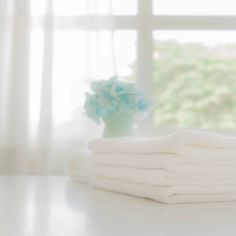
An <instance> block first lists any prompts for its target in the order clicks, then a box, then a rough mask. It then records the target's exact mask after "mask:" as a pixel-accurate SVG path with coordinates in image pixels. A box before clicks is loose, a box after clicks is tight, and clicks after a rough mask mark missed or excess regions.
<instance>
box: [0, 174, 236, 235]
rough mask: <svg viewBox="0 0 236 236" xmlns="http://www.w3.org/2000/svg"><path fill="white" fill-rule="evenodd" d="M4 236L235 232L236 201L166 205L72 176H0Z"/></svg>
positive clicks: (0, 225) (0, 216)
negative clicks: (102, 188) (120, 192)
mask: <svg viewBox="0 0 236 236" xmlns="http://www.w3.org/2000/svg"><path fill="white" fill-rule="evenodd" d="M0 235H1V236H48V235H50V236H58V235H62V236H108V235H109V236H123V235H124V236H139V235H144V236H149V235H155V236H157V235H158V236H159V235H160V236H185V235H186V236H195V235H201V236H205V235H212V236H218V235H222V236H230V235H232V236H235V235H236V203H217V204H216V203H214V204H213V203H212V204H181V205H180V204H179V205H163V204H159V203H157V202H154V201H151V200H145V199H139V198H134V197H130V196H125V195H121V194H116V193H111V192H107V191H102V190H98V189H94V188H92V187H90V186H88V185H85V184H78V183H76V182H72V181H70V179H69V178H67V177H0Z"/></svg>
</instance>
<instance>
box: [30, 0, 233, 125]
mask: <svg viewBox="0 0 236 236" xmlns="http://www.w3.org/2000/svg"><path fill="white" fill-rule="evenodd" d="M31 1H32V4H31V13H32V16H33V17H34V18H35V19H36V22H37V19H40V16H41V15H43V14H44V13H45V12H44V9H45V8H44V7H43V4H44V1H37V0H31ZM94 1H98V0H93V1H88V0H55V1H54V5H53V14H54V16H55V21H56V24H55V25H56V28H55V31H54V52H53V58H54V59H53V63H54V66H53V68H54V73H53V76H54V83H53V95H54V96H53V107H54V111H53V114H54V119H55V121H56V122H58V123H60V122H64V121H66V120H67V119H69V117H70V115H71V113H72V112H73V111H74V110H75V109H76V107H77V106H78V101H79V105H80V106H82V104H83V102H84V98H83V93H78V92H77V91H78V88H80V89H81V88H82V89H83V90H86V89H87V87H88V83H89V81H88V78H86V75H87V74H89V78H96V77H97V78H98V79H100V78H107V77H109V76H112V68H113V64H114V61H113V59H112V58H111V57H112V56H111V52H112V50H114V55H115V64H116V70H117V74H118V75H120V76H122V77H127V79H129V80H136V81H137V83H138V84H139V85H140V86H142V87H143V89H144V90H146V92H147V93H148V94H152V97H153V101H154V104H155V106H154V108H153V112H152V117H151V118H150V119H148V121H147V122H149V127H151V128H157V129H158V128H204V129H232V128H234V127H235V125H236V107H235V106H234V104H235V102H236V31H235V30H236V24H235V22H236V3H235V1H233V0H224V1H223V0H219V1H217V2H216V1H213V0H198V1H195V0H176V1H171V0H153V1H152V0H138V1H137V0H125V1H123V0H112V1H109V0H99V1H98V2H99V4H97V7H96V4H94V6H95V8H96V9H93V8H91V7H90V8H88V7H87V4H89V2H94ZM111 3H112V4H111ZM233 5H235V7H232V6H233ZM86 9H89V12H88V11H87V10H86ZM94 12H96V14H97V13H98V15H99V18H100V20H101V21H103V22H104V21H106V18H105V17H106V16H108V15H109V16H110V15H111V14H112V21H113V34H110V32H108V31H107V26H106V24H101V25H100V26H99V29H96V28H94V29H91V30H90V31H89V32H87V31H86V30H84V29H83V27H82V26H81V24H80V22H81V21H82V20H84V17H86V19H89V20H91V21H93V20H94V19H93V15H94ZM96 19H98V18H96ZM103 27H104V28H103ZM42 38H43V32H42V30H41V29H40V26H38V24H37V23H35V28H34V30H33V31H32V33H31V40H32V42H31V47H32V52H31V58H32V60H31V61H32V63H31V71H32V76H31V77H32V78H34V79H33V80H35V81H33V82H32V91H33V92H32V104H34V105H33V106H32V109H31V112H32V120H34V121H35V120H36V119H37V114H35V112H34V108H35V104H37V91H36V88H37V87H38V86H40V85H38V84H37V76H40V75H39V71H40V68H38V67H37V65H38V61H40V60H41V59H40V57H41V53H40V52H41V51H42V50H41V45H42ZM111 41H113V43H110V42H111ZM88 43H89V44H90V47H89V50H90V51H89V52H88V51H86V50H87V48H88V47H87V46H86V45H87V44H88ZM111 44H113V46H114V48H109V46H107V45H111ZM91 45H92V46H91ZM93 45H96V49H95V46H94V50H93ZM97 50H100V53H99V55H101V52H102V57H100V56H97V55H98V51H97ZM84 55H90V59H91V58H92V62H90V63H89V65H88V58H86V57H85V56H84ZM68 58H70V63H66V61H67V60H68ZM98 60H102V62H103V63H102V64H103V65H104V66H103V67H100V68H99V70H98V69H97V68H96V62H97V61H98ZM88 71H89V73H88ZM68 82H69V83H68ZM34 87H35V89H34ZM71 101H74V102H71ZM222 109H223V110H222Z"/></svg>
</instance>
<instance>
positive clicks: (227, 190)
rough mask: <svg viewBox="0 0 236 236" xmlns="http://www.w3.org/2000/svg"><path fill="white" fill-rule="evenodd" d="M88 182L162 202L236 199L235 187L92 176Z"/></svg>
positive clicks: (103, 187) (99, 186) (110, 189)
mask: <svg viewBox="0 0 236 236" xmlns="http://www.w3.org/2000/svg"><path fill="white" fill-rule="evenodd" d="M90 183H91V184H92V185H93V186H95V187H98V188H102V189H105V190H109V191H114V192H119V193H123V194H129V195H132V196H137V197H143V198H149V199H152V200H156V201H159V202H163V203H193V202H225V201H236V187H209V186H206V187H204V186H202V187H191V186H176V187H160V186H155V185H148V184H137V183H131V182H128V181H122V180H115V179H107V178H103V177H100V176H93V177H92V178H91V180H90Z"/></svg>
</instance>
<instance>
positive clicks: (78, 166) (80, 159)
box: [67, 152, 91, 182]
mask: <svg viewBox="0 0 236 236" xmlns="http://www.w3.org/2000/svg"><path fill="white" fill-rule="evenodd" d="M90 156H91V155H90V153H89V152H74V153H72V154H71V155H70V157H69V158H68V162H67V173H68V175H69V176H70V177H71V178H72V179H74V180H76V181H81V182H88V181H89V177H90V162H89V157H90Z"/></svg>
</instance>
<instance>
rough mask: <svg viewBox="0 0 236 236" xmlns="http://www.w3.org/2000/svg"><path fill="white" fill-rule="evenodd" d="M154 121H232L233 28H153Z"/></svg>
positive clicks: (192, 124) (199, 124) (212, 124)
mask: <svg viewBox="0 0 236 236" xmlns="http://www.w3.org/2000/svg"><path fill="white" fill-rule="evenodd" d="M154 40H155V44H154V45H155V49H154V89H155V101H156V107H155V112H154V113H155V125H156V126H157V127H174V128H183V127H184V128H204V129H210V128H213V129H215V128H220V129H227V128H229V129H232V128H234V129H235V127H236V106H235V103H236V32H233V31H223V32H222V31H156V32H155V33H154Z"/></svg>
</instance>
